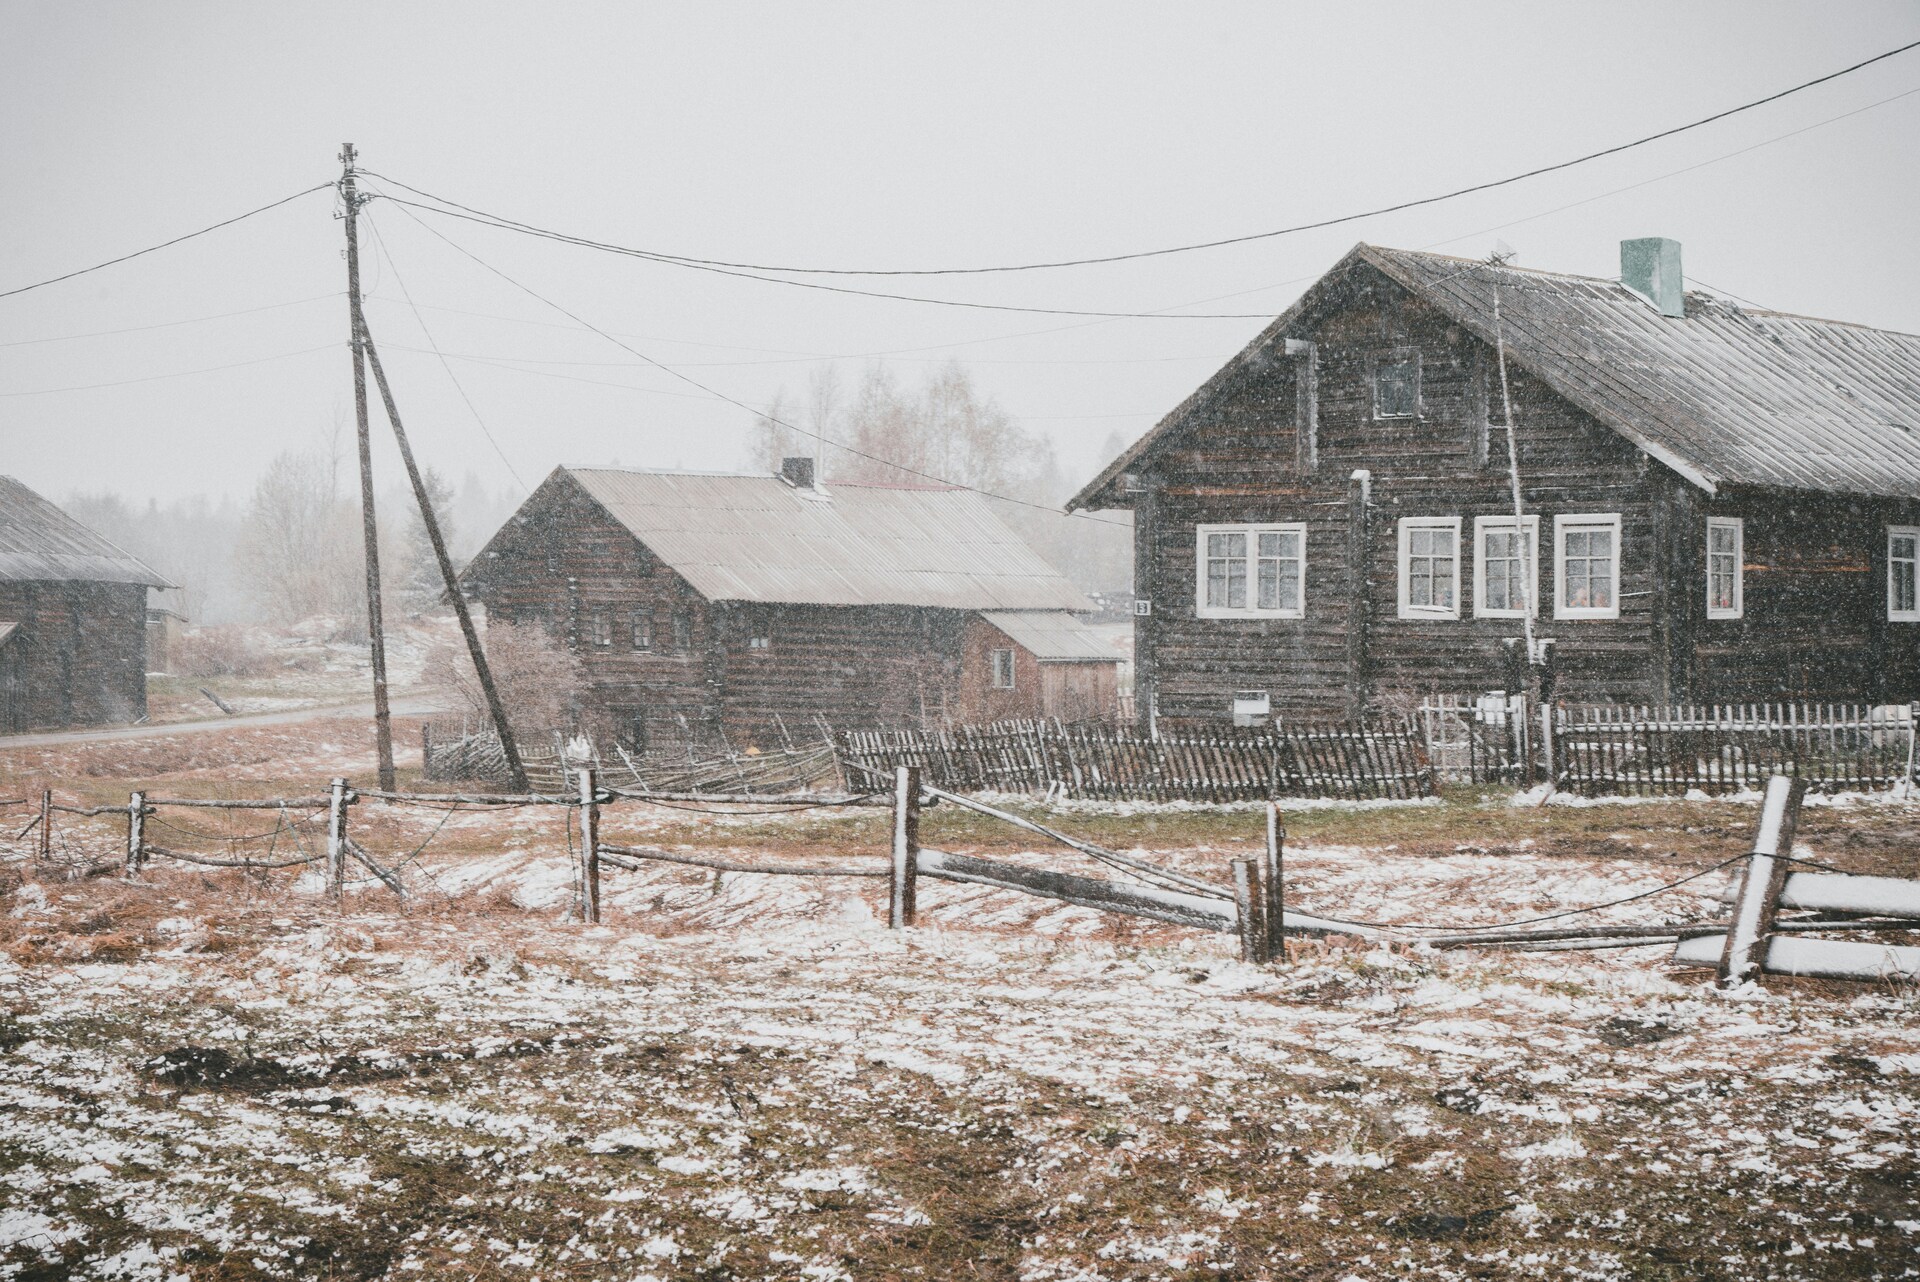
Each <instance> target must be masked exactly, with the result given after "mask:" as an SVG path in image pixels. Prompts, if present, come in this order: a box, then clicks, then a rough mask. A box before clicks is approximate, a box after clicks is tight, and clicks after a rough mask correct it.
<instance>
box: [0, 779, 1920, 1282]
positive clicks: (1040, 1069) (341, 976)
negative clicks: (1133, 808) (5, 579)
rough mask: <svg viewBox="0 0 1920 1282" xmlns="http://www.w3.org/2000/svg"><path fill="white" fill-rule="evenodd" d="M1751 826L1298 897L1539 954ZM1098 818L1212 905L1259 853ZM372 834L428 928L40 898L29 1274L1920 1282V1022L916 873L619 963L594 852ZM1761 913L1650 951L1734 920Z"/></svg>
mask: <svg viewBox="0 0 1920 1282" xmlns="http://www.w3.org/2000/svg"><path fill="white" fill-rule="evenodd" d="M297 747H298V745H293V744H287V745H284V748H285V754H284V759H285V760H287V761H292V762H296V763H298V765H299V767H300V769H302V770H303V771H304V770H306V769H309V768H317V767H321V766H323V765H328V764H331V763H326V762H324V761H322V760H321V757H323V755H324V754H322V753H320V752H319V751H318V749H317V748H316V747H315V746H313V745H308V746H307V748H305V749H300V750H298V751H296V748H297ZM254 751H256V752H257V751H258V748H257V747H256V749H254ZM302 752H305V754H306V755H301V753H302ZM36 764H45V763H44V762H43V761H41V760H40V759H38V758H36ZM254 768H256V769H262V770H264V769H265V768H266V767H265V766H264V765H256V766H255V767H254ZM195 769H197V770H208V769H211V767H205V766H199V767H195ZM123 782H124V781H123V780H115V781H114V785H113V786H115V787H118V786H120V785H121V784H122V783H123ZM17 786H18V784H17V783H14V782H7V781H5V780H4V776H0V789H5V788H12V787H17ZM176 786H184V785H183V784H179V783H178V782H177V783H176ZM5 795H8V796H18V795H20V794H19V792H17V791H8V792H6V794H5ZM205 813H206V812H200V814H201V816H203V817H204V815H205ZM1750 815H1751V808H1750V807H1749V808H1745V809H1744V810H1743V809H1741V808H1738V807H1704V806H1697V805H1688V804H1684V803H1683V804H1678V805H1665V806H1658V807H1653V806H1649V807H1637V808H1621V809H1617V810H1605V811H1599V810H1592V809H1574V810H1564V811H1552V812H1549V811H1540V810H1532V809H1529V810H1525V811H1516V810H1514V809H1513V808H1511V807H1508V806H1505V805H1504V804H1501V803H1500V802H1498V801H1494V802H1491V803H1479V802H1477V801H1474V800H1471V799H1469V800H1467V801H1464V802H1450V803H1448V804H1447V805H1445V806H1442V807H1432V806H1426V807H1409V808H1401V809H1398V810H1373V811H1369V812H1358V813H1356V812H1351V811H1348V812H1314V813H1306V814H1302V815H1301V816H1300V818H1299V820H1298V823H1297V832H1296V838H1295V841H1294V843H1293V844H1292V846H1291V848H1290V850H1289V854H1288V870H1289V871H1288V885H1289V893H1290V895H1292V896H1293V897H1294V902H1296V903H1297V904H1298V905H1299V906H1300V907H1301V908H1303V909H1320V910H1323V911H1330V912H1331V911H1336V910H1339V911H1342V912H1343V913H1344V915H1351V916H1355V917H1367V918H1377V919H1383V920H1399V921H1414V920H1420V921H1427V920H1441V921H1447V922H1457V923H1462V924H1467V923H1479V922H1490V921H1498V920H1503V919H1508V918H1512V917H1518V916H1526V915H1531V914H1535V913H1541V912H1550V911H1554V910H1555V909H1557V908H1561V907H1567V906H1573V905H1579V904H1587V903H1593V902H1597V901H1599V900H1603V899H1612V898H1618V897H1621V896H1623V895H1627V894H1632V893H1635V892H1637V891H1639V890H1644V889H1650V888H1652V887H1656V886H1659V885H1661V884H1663V883H1665V882H1669V881H1672V880H1674V879H1675V878H1677V877H1680V876H1683V875H1685V874H1686V873H1687V872H1689V871H1693V870H1696V869H1698V868H1700V867H1705V866H1709V865H1711V864H1712V863H1714V862H1716V861H1717V860H1718V859H1720V858H1723V857H1725V856H1724V853H1723V852H1725V851H1727V850H1730V849H1734V848H1737V847H1738V845H1739V844H1740V841H1741V839H1742V835H1743V834H1742V831H1741V829H1742V828H1743V827H1744V825H1745V822H1746V818H1747V817H1748V816H1750ZM176 817H178V816H176ZM202 821H203V822H206V823H211V822H213V821H212V820H210V819H203V820H202ZM1058 821H1059V822H1061V823H1064V824H1067V825H1068V826H1069V827H1078V828H1079V829H1080V830H1089V829H1091V828H1093V827H1094V826H1096V825H1100V824H1105V825H1108V827H1106V828H1104V829H1100V831H1101V832H1102V833H1103V834H1104V835H1103V838H1102V839H1104V840H1108V841H1116V840H1118V837H1117V836H1116V834H1117V833H1120V832H1123V831H1132V832H1135V833H1137V834H1140V835H1141V837H1142V840H1141V843H1140V844H1141V846H1142V848H1143V849H1144V850H1146V851H1147V852H1148V853H1150V854H1152V855H1153V857H1155V858H1157V859H1160V860H1162V861H1164V862H1168V863H1173V864H1177V865H1179V866H1181V867H1183V868H1185V869H1187V870H1188V871H1190V872H1194V873H1197V874H1202V875H1209V876H1215V875H1218V873H1219V871H1220V870H1221V867H1222V866H1223V864H1224V860H1225V858H1226V856H1227V854H1228V853H1230V852H1237V850H1238V848H1239V847H1238V843H1240V842H1242V841H1244V840H1246V839H1247V838H1248V837H1250V836H1251V835H1252V834H1253V833H1254V832H1257V824H1256V821H1255V820H1254V817H1253V816H1249V815H1245V814H1235V813H1229V814H1225V815H1209V814H1204V813H1201V814H1194V813H1173V814H1167V815H1151V814H1149V815H1129V816H1099V815H1074V816H1062V817H1060V818H1059V820H1058ZM8 822H9V823H10V822H11V821H8ZM355 822H356V823H357V824H360V825H361V829H360V830H361V831H362V832H363V833H364V834H365V835H366V837H367V840H368V843H369V845H370V847H372V848H374V849H375V850H376V851H377V852H379V853H381V854H383V856H384V857H386V858H388V859H389V860H391V861H393V862H403V861H404V859H405V856H406V854H407V852H408V851H410V850H412V849H413V848H414V847H415V846H416V845H417V844H418V842H419V840H420V839H421V838H423V837H425V836H426V835H427V834H428V833H430V832H433V831H435V829H436V828H437V829H438V835H437V837H436V840H435V841H434V842H433V843H432V844H430V845H429V846H427V847H426V848H425V849H424V850H423V851H421V853H420V854H419V855H418V856H417V857H416V858H414V859H413V860H412V862H410V863H407V864H406V870H407V871H406V876H407V877H408V879H409V881H410V884H411V885H412V886H413V888H414V892H415V893H414V895H413V897H412V900H411V902H410V904H409V905H408V906H407V907H406V908H405V909H404V910H403V909H402V908H400V907H399V906H398V905H396V904H395V902H394V901H393V900H392V898H391V897H390V896H389V895H388V894H387V892H385V891H384V890H380V889H377V888H375V887H372V886H366V887H362V888H359V889H357V890H356V892H355V893H354V895H353V896H352V897H351V899H350V901H349V903H348V905H347V908H346V910H345V911H344V912H336V911H334V910H332V909H330V908H329V907H328V906H327V904H326V903H325V901H324V899H323V898H321V897H320V896H319V895H318V894H317V893H315V892H316V890H317V887H315V886H313V885H312V884H311V880H310V879H306V880H302V879H299V878H298V877H297V875H296V874H295V873H284V874H279V875H278V876H277V879H276V880H274V881H272V882H271V883H262V882H259V881H248V880H244V879H242V878H241V877H240V875H239V874H234V873H205V874H203V873H201V872H198V871H194V872H187V871H179V870H177V869H168V868H165V867H160V868H156V869H155V870H153V871H152V872H150V873H149V874H148V875H147V877H146V879H145V881H144V882H143V883H141V884H138V885H127V884H125V883H123V882H121V881H119V880H118V879H115V878H99V879H94V880H90V881H83V882H57V881H52V880H36V879H34V874H33V873H32V870H31V867H30V866H29V865H27V864H25V863H23V862H20V861H19V858H18V855H19V853H20V852H19V851H18V850H17V849H16V850H15V856H16V857H15V860H14V862H11V863H8V864H6V865H4V866H3V867H0V870H6V871H9V872H10V875H9V876H8V881H7V883H6V884H7V885H8V889H7V890H6V897H5V899H4V900H0V905H3V906H0V943H4V947H5V951H4V953H0V1004H3V1005H4V1011H5V1014H4V1016H0V1046H3V1047H4V1048H5V1051H4V1054H0V1172H3V1173H4V1174H0V1275H4V1276H15V1277H55V1276H60V1277H66V1276H75V1277H98V1278H146V1277H152V1278H167V1277H172V1276H188V1277H196V1278H198V1277H205V1278H222V1279H225V1278H244V1277H290V1278H306V1277H336V1278H382V1277H391V1278H398V1279H406V1278H440V1277H448V1278H462V1279H466V1278H482V1279H484V1278H496V1277H498V1278H509V1277H510V1278H533V1277H542V1278H596V1279H597V1278H617V1279H623V1280H629V1279H631V1280H637V1279H644V1278H650V1277H651V1278H660V1279H667V1278H714V1279H722V1278H792V1279H829V1278H849V1279H852V1278H858V1279H867V1278H898V1277H927V1278H966V1277H980V1278H1007V1279H1032V1280H1034V1282H1040V1280H1043V1279H1055V1278H1063V1279H1064V1278H1115V1279H1118V1278H1155V1277H1166V1278H1260V1277H1288V1278H1292V1277H1308V1278H1328V1279H1345V1278H1365V1279H1372V1278H1379V1277H1442V1278H1456V1277H1458V1278H1468V1277H1472V1278H1542V1277H1548V1278H1614V1277H1622V1278H1626V1277H1632V1278H1642V1277H1647V1278H1667V1277H1671V1278H1748V1277H1752V1278H1762V1277H1769V1278H1789V1277H1790V1278H1832V1277H1889V1278H1891V1277H1903V1276H1915V1275H1916V1274H1920V1206H1916V1202H1917V1201H1920V1199H1916V1196H1915V1194H1916V1188H1917V1187H1920V1184H1917V1183H1916V1181H1917V1179H1920V1153H1917V1152H1916V1149H1917V1147H1920V1138H1916V1128H1917V1126H1920V995H1916V994H1915V993H1914V992H1912V991H1907V990H1901V989H1893V988H1867V987H1860V986H1856V987H1842V986H1838V985H1832V986H1819V985H1808V984H1800V985H1794V984H1775V985H1774V986H1772V987H1770V988H1768V989H1766V990H1751V991H1747V992H1743V993H1740V994H1736V995H1722V994H1719V993H1717V992H1715V991H1714V990H1712V989H1711V988H1710V987H1707V986H1704V985H1703V983H1702V982H1701V979H1700V977H1699V976H1697V975H1696V974H1694V973H1691V972H1678V971H1673V970H1671V969H1670V968H1669V967H1668V966H1667V965H1666V964H1665V956H1666V950H1664V949H1648V950H1631V951H1618V952H1606V953H1562V954H1530V955H1494V954H1485V953H1465V952H1454V953H1440V954H1436V953H1428V952H1421V951H1417V950H1415V951H1410V950H1404V949H1396V950H1386V949H1375V950H1372V951H1363V950H1358V949H1348V948H1343V947H1340V946H1338V945H1333V946H1324V945H1307V946H1305V947H1304V948H1302V949H1300V950H1299V951H1298V952H1297V954H1296V956H1295V957H1294V958H1293V960H1292V961H1291V962H1290V963H1289V964H1288V965H1285V966H1279V967H1274V968H1271V969H1258V968H1254V967H1249V966H1245V965H1243V964H1241V963H1239V962H1238V961H1236V960H1234V959H1233V956H1232V950H1231V946H1230V943H1229V941H1228V940H1226V939H1225V938H1224V937H1220V936H1210V935H1205V934H1202V933H1199V932H1194V931H1185V930H1180V929H1177V928H1171V927H1166V928H1163V927H1159V926H1156V925H1152V924H1148V923H1138V922H1133V921H1125V920H1118V919H1114V918H1111V917H1102V916H1100V915H1097V914H1094V913H1091V912H1088V911H1085V910H1080V909H1072V908H1064V907H1061V906H1059V905H1055V904H1050V903H1047V902H1045V901H1039V900H1033V899H1027V898H1021V897H1016V896H1012V895H1009V894H1004V893H1000V892H989V891H984V890H980V889H978V888H973V887H960V886H950V885H935V884H930V883H922V889H921V893H922V905H923V924H922V925H921V926H920V927H918V928H917V929H915V930H912V931H909V932H905V933H895V932H890V931H888V930H886V929H884V921H883V917H882V914H881V903H880V900H879V888H878V884H877V883H869V882H852V881H841V882H815V881H801V880H798V879H788V878H772V877H764V876H755V875H746V874H739V875H734V874H728V875H724V876H721V877H717V878H716V877H714V876H713V875H712V874H710V873H706V872H701V871H698V870H693V869H677V868H676V869H669V868H664V867H662V868H658V869H656V870H655V871H652V872H649V873H645V874H634V873H625V872H610V873H609V874H608V879H607V890H608V896H607V910H606V918H607V920H606V924H604V925H602V926H599V927H591V928H589V927H582V926H579V925H570V924H566V923H565V922H564V921H563V920H562V918H563V916H564V906H565V902H566V899H567V895H568V884H569V880H570V876H569V872H568V863H567V858H566V846H565V834H564V832H563V830H562V828H561V826H560V824H559V821H558V819H557V817H556V816H554V815H553V814H552V813H550V812H549V813H546V814H539V813H528V812H508V813H500V812H484V813H456V814H453V815H450V816H449V815H446V814H442V813H433V812H423V813H410V814H404V815H386V816H384V817H382V816H376V815H375V814H374V813H373V812H371V811H369V812H367V813H366V814H364V815H362V814H360V813H358V812H356V816H355ZM611 824H612V827H613V829H614V831H613V832H612V833H611V834H610V838H611V839H615V840H620V839H625V840H631V841H635V842H640V841H647V842H657V843H659V844H661V845H664V846H670V847H683V848H686V849H690V850H693V849H700V850H707V851H710V852H713V853H722V854H726V855H729V856H730V857H735V858H774V859H779V858H789V857H792V858H800V857H803V856H804V857H806V858H807V861H809V862H819V859H818V856H819V855H820V854H821V853H822V852H824V851H834V852H837V853H838V855H839V856H840V858H839V859H837V860H836V862H845V861H847V860H858V859H869V860H872V861H874V862H875V863H876V864H877V863H878V862H879V861H880V860H881V858H882V856H881V854H880V851H881V849H882V844H883V836H884V820H883V817H881V816H877V815H867V816H860V817H853V818H846V819H839V818H834V817H832V816H829V815H819V814H814V815H809V816H801V817H794V818H790V819H772V818H766V817H761V816H741V817H737V818H728V819H714V818H710V817H705V816H696V815H689V814H686V813H684V812H673V811H665V810H653V809H647V810H642V809H639V808H622V809H621V810H620V811H619V812H617V813H616V816H615V817H614V818H613V820H612V821H611ZM1156 825H1158V826H1156ZM1917 825H1920V812H1916V810H1915V809H1914V808H1912V807H1889V806H1877V807H1861V808H1857V809H1854V810H1845V811H1837V810H1833V809H1827V810H1822V811H1818V812H1809V816H1808V819H1807V821H1806V823H1805V824H1804V825H1803V838H1804V839H1805V840H1806V841H1807V842H1808V843H1809V845H1810V846H1811V848H1812V850H1813V852H1814V853H1815V854H1816V855H1818V856H1819V857H1822V858H1829V859H1835V860H1839V861H1841V862H1843V863H1845V864H1846V866H1849V867H1853V866H1859V867H1860V868H1861V870H1862V871H1865V870H1866V869H1867V865H1869V864H1870V865H1871V866H1873V867H1881V866H1889V865H1895V866H1900V859H1901V858H1910V857H1911V856H1912V855H1920V850H1914V851H1912V852H1911V853H1910V854H1902V853H1901V852H1906V851H1907V847H1908V846H1909V844H1910V843H1911V841H1912V838H1913V837H1914V829H1915V828H1916V826H1917ZM928 829H929V834H930V835H929V838H928V839H929V841H930V843H931V842H932V841H933V840H934V839H935V837H936V836H937V837H938V839H939V840H940V841H941V842H942V843H944V844H945V846H947V847H948V848H954V849H970V850H979V851H981V852H982V853H988V854H992V855H994V856H995V857H1006V858H1022V859H1033V860H1035V861H1045V862H1047V863H1049V864H1051V865H1052V866H1057V867H1062V868H1070V869H1072V870H1073V871H1079V872H1089V871H1095V872H1097V871H1098V870H1097V869H1090V868H1089V867H1088V866H1087V865H1086V864H1085V863H1083V862H1078V861H1069V859H1067V858H1063V857H1061V856H1059V855H1054V854H1042V853H1038V852H1030V851H1023V848H1022V847H1021V845H1020V844H1019V843H1020V841H1022V840H1024V839H1021V838H1018V837H1017V836H1011V837H1009V838H1007V839H1005V840H998V839H996V838H994V837H992V836H989V835H988V829H986V828H984V827H977V826H973V825H972V824H971V823H970V822H962V821H960V820H959V819H958V818H957V817H955V816H951V815H947V814H942V813H941V812H939V811H936V812H932V813H930V815H929V819H928ZM1242 830H1249V831H1246V832H1243V831H1242ZM111 832H112V830H111V827H110V826H104V821H103V826H99V827H97V828H95V829H88V828H86V827H85V826H84V825H81V824H78V823H76V824H74V825H73V826H72V827H70V828H69V829H67V830H65V838H66V839H69V840H71V841H72V842H74V843H75V844H76V845H80V844H85V843H87V842H89V841H97V842H101V843H105V842H107V841H108V839H109V838H110V837H111ZM11 835H12V833H11V831H9V832H8V833H7V834H6V836H8V837H10V836H11ZM996 840H998V844H995V843H996ZM1009 843H1011V844H1009ZM1890 852H1894V853H1890ZM1901 870H1902V871H1906V872H1907V874H1908V875H1912V873H1911V869H1910V868H1906V867H1904V866H1901ZM1721 884H1722V877H1721V875H1719V874H1715V875H1714V876H1711V877H1704V878H1701V879H1699V880H1697V881H1694V882H1691V883H1689V884H1688V885H1687V886H1685V887H1683V888H1682V889H1681V890H1679V891H1676V892H1672V893H1670V894H1667V895H1663V896H1661V897H1659V898H1657V899H1655V900H1652V901H1646V902H1642V903H1639V904H1634V905H1626V906H1622V907H1619V908H1615V909H1611V910H1609V911H1608V913H1607V914H1605V917H1606V919H1608V920H1616V921H1646V920H1661V919H1668V918H1672V919H1679V918H1685V917H1689V916H1701V915H1706V914H1709V913H1711V912H1713V911H1714V905H1713V896H1714V895H1715V894H1716V893H1717V892H1718V890H1719V888H1720V885H1721Z"/></svg>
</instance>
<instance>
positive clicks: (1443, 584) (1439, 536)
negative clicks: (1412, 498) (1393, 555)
mask: <svg viewBox="0 0 1920 1282" xmlns="http://www.w3.org/2000/svg"><path fill="white" fill-rule="evenodd" d="M1400 617H1401V618H1403V619H1457V618H1459V617H1460V518H1459V517H1457V516H1409V517H1403V518H1402V519H1401V521H1400Z"/></svg>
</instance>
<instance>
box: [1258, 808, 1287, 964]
mask: <svg viewBox="0 0 1920 1282" xmlns="http://www.w3.org/2000/svg"><path fill="white" fill-rule="evenodd" d="M1286 848H1287V830H1286V827H1285V825H1283V824H1282V823H1281V822H1280V807H1279V806H1277V805H1275V804H1274V803H1273V802H1271V801H1269V802H1268V803H1267V847H1266V858H1265V860H1264V861H1263V862H1262V864H1261V866H1260V881H1261V884H1262V885H1264V886H1265V887H1266V889H1267V904H1266V909H1267V956H1268V959H1269V960H1271V961H1285V960H1286V959H1287V936H1286V925H1287V922H1286V891H1285V890H1284V889H1283V888H1282V884H1281V868H1282V860H1283V859H1284V858H1285V854H1286Z"/></svg>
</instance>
